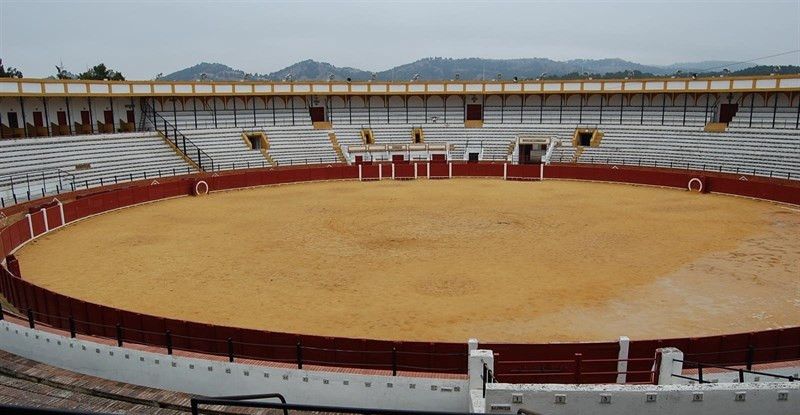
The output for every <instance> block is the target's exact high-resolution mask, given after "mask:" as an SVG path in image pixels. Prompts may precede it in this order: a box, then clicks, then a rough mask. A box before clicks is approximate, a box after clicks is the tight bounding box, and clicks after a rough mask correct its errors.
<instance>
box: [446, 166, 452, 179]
mask: <svg viewBox="0 0 800 415" xmlns="http://www.w3.org/2000/svg"><path fill="white" fill-rule="evenodd" d="M447 164H448V169H449V173H448V178H450V179H452V178H453V163H447Z"/></svg>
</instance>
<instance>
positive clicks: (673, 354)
mask: <svg viewBox="0 0 800 415" xmlns="http://www.w3.org/2000/svg"><path fill="white" fill-rule="evenodd" d="M656 354H657V355H658V354H660V355H661V367H659V368H658V374H657V375H658V384H659V385H672V384H674V383H676V381H677V380H678V378H676V377H674V376H672V375H673V374H675V375H680V374H681V373H682V372H683V352H682V351H680V350H678V349H676V348H674V347H664V348H662V349H656ZM676 360H679V361H676Z"/></svg>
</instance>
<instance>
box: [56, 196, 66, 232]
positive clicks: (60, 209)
mask: <svg viewBox="0 0 800 415" xmlns="http://www.w3.org/2000/svg"><path fill="white" fill-rule="evenodd" d="M56 202H58V211H59V212H60V213H61V226H63V225H66V224H67V218H65V217H64V204H63V203H61V201H60V200H58V199H56Z"/></svg>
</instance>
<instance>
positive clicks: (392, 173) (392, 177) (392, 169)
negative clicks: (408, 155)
mask: <svg viewBox="0 0 800 415" xmlns="http://www.w3.org/2000/svg"><path fill="white" fill-rule="evenodd" d="M392 180H394V163H392Z"/></svg>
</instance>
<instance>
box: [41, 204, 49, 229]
mask: <svg viewBox="0 0 800 415" xmlns="http://www.w3.org/2000/svg"><path fill="white" fill-rule="evenodd" d="M39 212H42V219H44V232H45V233H47V232H50V223H48V221H47V210H46V209H45V208H41V209H39Z"/></svg>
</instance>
